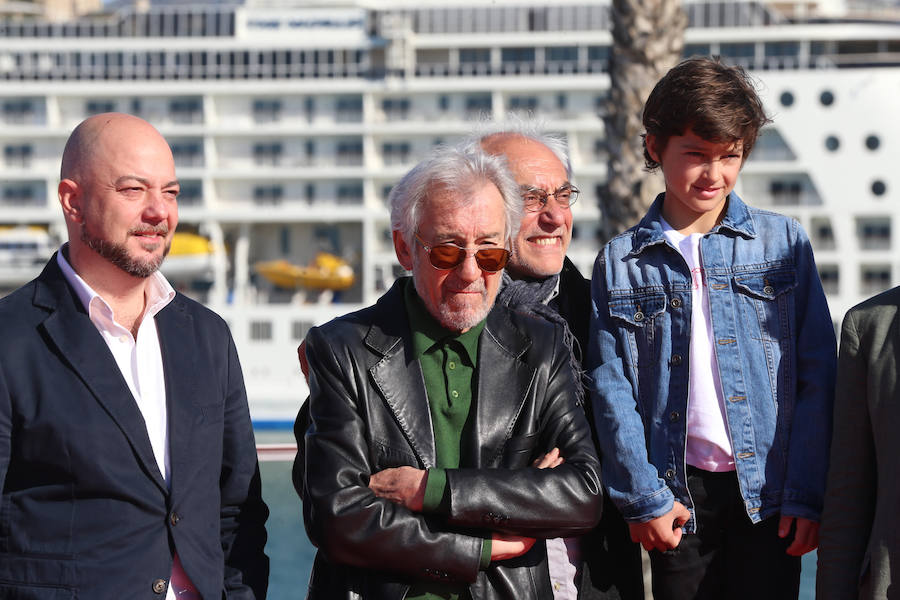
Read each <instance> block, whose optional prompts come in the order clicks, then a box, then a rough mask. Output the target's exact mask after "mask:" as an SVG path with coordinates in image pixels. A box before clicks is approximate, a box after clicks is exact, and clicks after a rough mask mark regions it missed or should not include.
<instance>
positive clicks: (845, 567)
mask: <svg viewBox="0 0 900 600" xmlns="http://www.w3.org/2000/svg"><path fill="white" fill-rule="evenodd" d="M898 333H900V288H894V289H892V290H888V291H887V292H884V293H882V294H879V295H878V296H875V297H874V298H870V299H869V300H867V301H865V302H863V303H862V304H860V305H858V306H856V307H854V308H852V309H851V310H850V311H849V312H848V313H847V315H846V316H845V317H844V324H843V327H842V329H841V350H840V355H839V358H838V371H837V389H836V391H835V400H834V435H833V437H832V442H831V465H830V467H829V470H828V486H827V487H826V488H825V510H824V511H823V512H822V528H821V533H820V536H819V537H820V543H819V552H818V569H817V571H816V598H818V599H819V600H850V599H858V600H884V599H885V598H887V599H893V598H900V590H898V586H900V535H898V532H900V435H898V433H897V432H898V431H900V385H898V379H897V378H898V375H900V369H898V362H897V361H898V357H900V335H898Z"/></svg>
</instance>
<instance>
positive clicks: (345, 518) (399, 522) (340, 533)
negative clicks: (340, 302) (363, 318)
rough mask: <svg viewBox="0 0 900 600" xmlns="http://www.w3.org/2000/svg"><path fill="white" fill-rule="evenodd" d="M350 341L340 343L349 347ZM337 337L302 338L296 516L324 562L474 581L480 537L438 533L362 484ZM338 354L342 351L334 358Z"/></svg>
mask: <svg viewBox="0 0 900 600" xmlns="http://www.w3.org/2000/svg"><path fill="white" fill-rule="evenodd" d="M350 343H352V342H347V344H350ZM344 346H345V344H343V343H342V340H341V339H340V337H339V336H337V335H326V334H325V333H324V332H323V331H322V330H321V328H313V329H312V330H310V332H309V334H308V336H307V349H306V352H307V359H308V360H309V367H310V377H309V387H310V398H309V412H310V421H311V425H310V427H309V430H308V431H307V432H306V436H305V444H306V468H305V471H306V477H305V482H303V484H302V487H301V489H302V498H303V516H304V521H305V524H306V530H307V534H308V535H309V538H310V540H312V542H313V543H314V544H315V545H316V546H317V547H318V548H319V550H320V551H322V552H323V553H324V554H325V556H326V557H327V558H328V559H329V560H331V561H332V562H336V563H340V564H345V565H351V566H356V567H365V568H370V569H377V570H385V571H393V572H401V573H406V574H407V575H410V576H412V577H415V578H418V579H433V578H434V577H435V574H436V573H439V574H440V575H441V577H446V578H447V579H450V580H457V581H474V580H475V578H476V576H477V574H478V570H479V565H480V561H481V552H482V543H483V540H482V538H480V537H475V536H469V535H463V534H459V533H454V532H450V531H446V529H447V528H446V526H443V525H442V524H441V523H440V520H439V519H438V518H437V517H429V516H425V515H421V514H416V513H413V512H411V511H409V510H408V509H406V508H405V507H403V506H400V505H397V504H394V503H392V502H390V501H388V500H385V499H383V498H378V497H376V496H375V494H374V493H372V491H371V490H370V489H369V487H368V483H369V477H370V475H371V473H372V465H371V464H370V462H369V453H368V446H367V442H366V440H367V437H368V436H370V435H375V433H376V432H369V431H367V430H366V422H365V421H364V419H363V418H362V416H361V412H362V411H364V410H365V408H366V407H365V406H364V405H363V404H362V399H361V397H360V394H364V393H365V391H362V392H360V391H359V387H358V386H366V385H367V381H366V377H367V376H368V374H367V373H365V372H363V373H356V372H354V369H355V368H357V367H358V365H356V364H354V363H355V362H356V361H355V360H354V358H353V357H351V356H349V353H348V355H343V353H344V352H345V350H346V349H345V348H344ZM336 351H337V353H338V354H341V355H342V356H338V355H336Z"/></svg>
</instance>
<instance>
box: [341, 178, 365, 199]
mask: <svg viewBox="0 0 900 600" xmlns="http://www.w3.org/2000/svg"><path fill="white" fill-rule="evenodd" d="M362 197H363V186H362V183H342V184H340V185H339V186H338V189H337V203H338V204H360V203H361V202H362Z"/></svg>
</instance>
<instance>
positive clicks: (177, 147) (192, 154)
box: [169, 141, 203, 167]
mask: <svg viewBox="0 0 900 600" xmlns="http://www.w3.org/2000/svg"><path fill="white" fill-rule="evenodd" d="M169 146H170V148H171V149H172V157H173V158H174V159H175V164H176V165H178V166H180V167H202V166H203V145H202V143H201V142H199V141H189V142H173V143H172V144H170V145H169Z"/></svg>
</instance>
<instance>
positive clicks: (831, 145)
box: [825, 135, 841, 152]
mask: <svg viewBox="0 0 900 600" xmlns="http://www.w3.org/2000/svg"><path fill="white" fill-rule="evenodd" d="M825 147H826V148H827V149H828V151H829V152H834V151H836V150H837V149H838V148H840V147H841V140H839V139H838V138H837V136H834V135H829V136H828V137H827V138H825Z"/></svg>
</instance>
